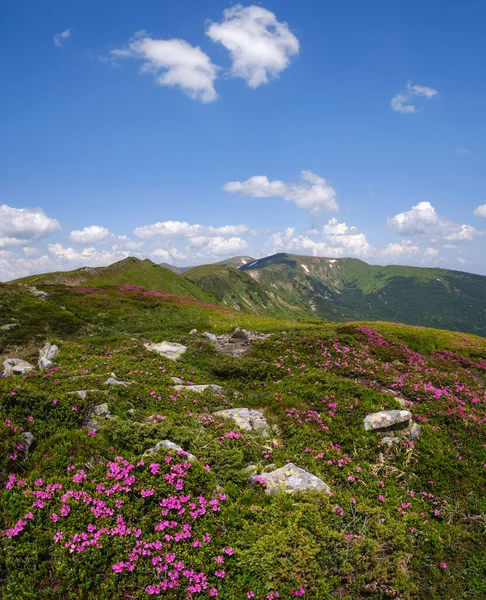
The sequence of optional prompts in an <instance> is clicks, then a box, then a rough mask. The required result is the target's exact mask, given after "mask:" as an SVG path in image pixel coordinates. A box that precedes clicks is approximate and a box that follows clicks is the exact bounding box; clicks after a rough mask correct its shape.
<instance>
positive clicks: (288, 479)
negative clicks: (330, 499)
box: [250, 463, 331, 494]
mask: <svg viewBox="0 0 486 600" xmlns="http://www.w3.org/2000/svg"><path fill="white" fill-rule="evenodd" d="M250 479H251V480H252V481H255V480H256V481H261V480H264V481H265V483H266V486H265V492H266V493H267V494H277V493H278V492H280V491H283V492H287V493H289V494H293V493H295V492H304V491H306V490H317V491H324V492H327V493H328V494H330V493H331V488H330V487H329V486H328V485H327V483H325V482H324V481H322V479H319V477H316V476H315V475H312V473H309V472H308V471H305V470H304V469H301V468H300V467H297V466H296V465H294V464H293V463H288V464H287V465H285V466H283V467H280V468H279V469H275V471H271V472H270V473H262V474H261V475H258V476H255V475H253V476H252V477H251V478H250Z"/></svg>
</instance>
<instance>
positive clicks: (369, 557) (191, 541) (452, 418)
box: [0, 285, 486, 600]
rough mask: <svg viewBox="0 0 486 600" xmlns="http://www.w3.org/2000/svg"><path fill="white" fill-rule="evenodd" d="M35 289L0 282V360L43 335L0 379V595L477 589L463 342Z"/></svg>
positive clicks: (474, 443)
mask: <svg viewBox="0 0 486 600" xmlns="http://www.w3.org/2000/svg"><path fill="white" fill-rule="evenodd" d="M46 289H48V296H47V297H46V298H40V297H36V296H34V295H33V294H32V293H31V292H30V291H29V290H28V289H27V288H26V287H25V286H23V285H2V286H0V314H2V319H3V315H5V316H6V317H7V318H8V319H9V320H11V319H15V320H16V321H17V322H18V325H17V327H14V328H13V329H8V330H3V329H2V330H0V334H8V335H14V332H15V331H17V333H15V335H16V338H15V343H16V349H15V353H9V356H10V357H16V358H20V359H27V360H30V361H32V362H33V363H34V364H35V363H36V356H38V350H39V348H41V347H42V345H43V344H44V342H45V341H51V342H54V341H55V342H57V344H58V345H59V346H60V351H59V353H58V354H57V355H56V356H55V358H54V359H53V360H54V364H53V365H52V366H51V367H49V368H48V370H47V371H40V372H36V371H31V372H30V373H28V374H27V375H25V376H20V375H12V376H9V377H3V378H2V377H0V397H1V398H2V402H1V403H0V440H1V442H0V447H1V450H2V452H1V453H0V489H1V492H0V532H1V533H0V535H1V541H2V543H1V544H0V588H1V589H2V592H3V595H4V596H5V598H11V599H14V598H15V599H16V598H28V599H30V598H32V599H34V598H53V599H54V598H66V600H67V599H68V598H74V596H76V597H77V598H81V597H83V598H88V599H92V600H97V599H102V598H114V599H117V598H120V599H123V598H135V599H143V598H147V597H149V596H153V595H163V596H164V598H167V599H168V600H183V599H184V598H188V597H193V598H199V597H200V598H201V599H203V598H213V597H219V598H221V599H223V598H224V599H225V600H240V599H242V598H254V599H255V600H268V599H276V598H278V599H279V600H292V599H293V598H295V597H301V596H304V597H305V598H316V599H318V598H319V599H323V600H324V599H329V600H345V599H349V600H350V599H351V598H352V599H356V600H366V599H368V598H370V599H372V600H385V599H387V598H403V599H407V600H422V599H423V598H427V599H431V600H443V599H444V598H447V599H451V600H452V599H454V600H471V599H476V598H477V599H479V598H483V597H484V596H485V594H486V586H485V581H486V578H485V574H486V562H485V559H484V551H483V550H484V514H485V512H486V504H485V498H486V477H485V474H486V470H485V468H484V465H485V464H486V454H485V448H484V433H485V431H484V424H485V419H486V412H485V411H486V396H485V390H484V382H485V373H486V340H485V339H484V338H480V337H477V336H472V335H467V334H462V333H452V332H446V331H438V330H433V329H425V328H417V327H410V326H403V325H394V324H391V323H376V324H375V325H374V324H370V323H362V324H359V325H355V324H330V323H328V324H324V323H319V324H309V323H305V324H301V325H297V324H295V323H287V322H283V321H278V320H272V319H268V318H262V317H258V316H255V315H251V314H244V313H235V312H233V311H231V310H229V309H228V308H225V307H222V306H211V305H207V304H205V303H203V302H201V301H197V300H191V299H188V298H186V297H184V298H182V297H176V296H170V295H168V294H166V293H163V292H159V293H157V294H154V293H153V292H152V293H150V292H149V291H143V290H141V289H134V288H133V286H131V287H130V288H129V289H126V288H123V289H120V288H118V287H108V288H106V287H105V288H76V287H66V286H59V285H57V286H56V285H51V286H49V287H48V288H46ZM63 316H64V317H63ZM36 318H37V321H36V320H35V319H36ZM63 318H64V320H62V319H63ZM29 323H30V325H29ZM2 324H3V321H2ZM236 325H238V326H244V327H246V328H252V329H253V330H256V331H264V332H265V333H266V334H272V335H271V337H268V338H267V339H261V340H259V341H254V342H251V343H250V344H248V345H247V346H246V347H245V349H246V352H245V353H244V354H241V353H238V355H235V356H234V355H232V354H231V352H232V348H233V347H236V346H237V345H238V344H241V343H242V342H244V340H245V335H246V334H245V333H244V332H241V331H238V332H235V334H233V335H228V336H226V338H225V340H226V346H225V348H224V351H221V349H220V348H219V347H215V346H214V345H213V342H211V340H210V339H208V337H207V336H204V335H202V332H203V331H205V330H208V331H210V332H212V333H213V334H221V333H222V332H223V331H230V330H231V328H234V327H235V326H236ZM29 327H30V328H31V329H29ZM194 327H197V328H198V329H199V333H196V334H194V333H192V334H189V332H190V331H191V330H192V329H193V328H194ZM34 328H37V329H35V331H36V332H37V333H36V335H35V336H29V335H28V334H29V331H30V332H32V331H33V329H34ZM283 328H285V331H282V329H283ZM100 336H104V337H100ZM253 337H257V336H253ZM152 340H153V341H162V340H168V341H171V342H176V343H179V344H182V345H183V347H185V348H186V351H185V352H184V353H183V354H182V356H181V357H180V358H179V360H177V361H172V360H169V359H168V358H166V357H164V356H163V355H159V354H158V353H156V352H154V351H153V350H151V349H150V346H149V347H145V346H144V344H143V343H142V342H144V341H152ZM11 341H14V340H13V339H12V340H11ZM11 349H12V348H11ZM174 378H177V379H175V380H174ZM192 384H214V385H217V386H220V387H215V388H213V389H206V390H205V391H203V392H202V393H198V392H197V390H196V389H192V390H191V387H192ZM199 391H200V390H199ZM382 411H395V412H393V413H389V412H386V414H387V415H391V414H393V415H398V416H399V417H400V418H401V419H406V422H405V421H401V422H400V423H398V424H397V425H396V426H395V425H393V426H391V427H390V428H389V430H387V433H383V432H382V433H381V434H380V430H379V429H376V430H374V429H370V428H369V424H370V423H373V421H372V420H370V419H382V418H383V417H382V415H383V413H382ZM397 418H398V417H397ZM377 422H378V421H377ZM380 422H381V421H380ZM373 426H374V427H375V426H376V425H373ZM405 426H406V428H405ZM385 435H387V436H389V437H384V436H385ZM390 436H391V437H390ZM389 440H391V441H389ZM298 486H300V488H299V487H298ZM295 490H297V491H295ZM291 492H293V493H291ZM329 492H331V493H330V494H329ZM198 586H199V587H198ZM73 590H75V593H74V596H73Z"/></svg>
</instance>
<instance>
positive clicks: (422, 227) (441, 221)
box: [387, 202, 484, 242]
mask: <svg viewBox="0 0 486 600" xmlns="http://www.w3.org/2000/svg"><path fill="white" fill-rule="evenodd" d="M387 224H388V226H389V227H391V228H392V229H395V230H396V231H398V232H399V233H401V234H404V235H408V236H422V237H424V238H427V239H429V240H431V241H432V242H437V241H457V242H466V241H471V240H473V239H474V238H475V237H477V236H479V235H483V233H484V232H481V231H479V230H477V229H476V228H475V227H472V226H471V225H458V224H456V223H454V222H453V221H451V220H449V219H447V218H446V217H442V216H441V215H439V214H438V213H437V211H436V210H435V208H434V207H433V206H432V204H431V203H430V202H419V203H418V204H416V205H415V206H413V207H412V208H411V209H410V210H408V211H405V212H402V213H398V214H397V215H395V216H394V217H392V218H391V219H388V220H387Z"/></svg>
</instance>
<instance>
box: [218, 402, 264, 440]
mask: <svg viewBox="0 0 486 600" xmlns="http://www.w3.org/2000/svg"><path fill="white" fill-rule="evenodd" d="M213 414H214V415H215V416H217V417H223V418H225V419H231V420H232V421H234V422H235V423H236V425H238V427H239V428H240V429H243V430H244V431H259V432H261V433H263V435H264V436H265V437H269V433H268V423H267V421H266V419H265V417H264V416H263V409H261V408H229V409H225V410H219V411H218V412H215V413H213Z"/></svg>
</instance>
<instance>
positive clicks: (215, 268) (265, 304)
mask: <svg viewBox="0 0 486 600" xmlns="http://www.w3.org/2000/svg"><path fill="white" fill-rule="evenodd" d="M184 275H185V277H186V278H187V279H189V280H190V281H192V282H193V283H195V284H196V285H198V286H199V287H200V288H202V289H203V290H204V291H206V292H207V293H208V294H211V296H214V297H215V298H217V299H218V300H219V301H220V302H222V303H223V304H224V305H225V306H228V307H229V308H231V309H233V310H237V311H242V312H252V313H255V314H257V315H268V316H272V317H280V318H294V319H295V318H299V319H304V318H306V313H305V309H304V308H302V307H300V306H298V305H292V304H289V303H287V302H286V301H285V300H284V299H283V298H282V297H281V296H280V295H279V294H275V293H274V292H273V291H272V290H271V289H270V288H267V287H265V286H264V285H261V284H260V283H259V282H258V281H256V280H255V279H254V278H253V277H252V275H251V274H250V273H247V272H245V271H242V270H241V269H237V268H234V267H231V266H224V265H218V264H216V265H203V266H200V267H194V268H192V269H190V270H189V271H187V272H186V273H185V274H184Z"/></svg>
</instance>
